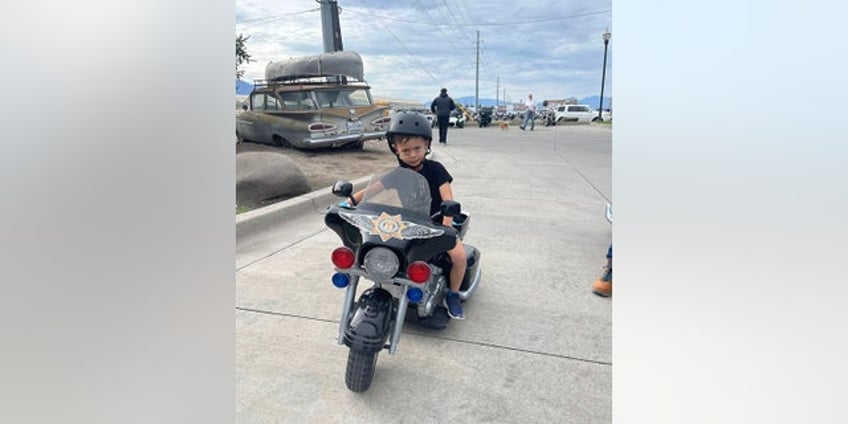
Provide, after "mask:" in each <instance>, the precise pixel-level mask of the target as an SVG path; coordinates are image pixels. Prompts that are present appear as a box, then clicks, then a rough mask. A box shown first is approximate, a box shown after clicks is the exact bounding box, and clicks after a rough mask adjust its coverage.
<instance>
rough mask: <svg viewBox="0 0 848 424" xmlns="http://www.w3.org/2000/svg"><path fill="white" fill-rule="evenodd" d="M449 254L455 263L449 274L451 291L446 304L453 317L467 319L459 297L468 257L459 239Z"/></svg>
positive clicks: (449, 313)
mask: <svg viewBox="0 0 848 424" xmlns="http://www.w3.org/2000/svg"><path fill="white" fill-rule="evenodd" d="M448 256H450V258H451V262H452V263H453V265H452V266H451V271H450V276H449V278H450V280H449V281H450V293H448V295H447V297H446V298H445V306H446V307H447V309H448V315H450V316H451V318H453V319H465V315H463V313H462V303H461V302H460V299H459V287H460V286H461V285H462V278H463V277H464V276H465V268H466V267H467V266H468V258H467V256H466V254H465V247H464V246H463V245H462V242H461V241H460V240H459V239H457V242H456V247H454V248H453V249H451V250H448Z"/></svg>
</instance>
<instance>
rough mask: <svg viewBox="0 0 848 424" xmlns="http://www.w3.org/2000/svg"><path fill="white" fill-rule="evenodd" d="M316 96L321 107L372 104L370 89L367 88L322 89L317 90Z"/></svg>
mask: <svg viewBox="0 0 848 424" xmlns="http://www.w3.org/2000/svg"><path fill="white" fill-rule="evenodd" d="M315 98H316V99H317V100H318V107H319V108H321V109H327V108H336V107H348V106H368V105H370V104H371V100H370V98H369V97H368V91H367V90H365V89H350V88H345V89H335V90H320V91H315Z"/></svg>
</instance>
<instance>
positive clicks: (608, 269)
mask: <svg viewBox="0 0 848 424" xmlns="http://www.w3.org/2000/svg"><path fill="white" fill-rule="evenodd" d="M592 293H595V294H596V295H598V296H603V297H610V296H612V262H607V265H606V266H605V267H604V274H603V275H601V276H600V277H598V279H597V280H595V282H594V283H592Z"/></svg>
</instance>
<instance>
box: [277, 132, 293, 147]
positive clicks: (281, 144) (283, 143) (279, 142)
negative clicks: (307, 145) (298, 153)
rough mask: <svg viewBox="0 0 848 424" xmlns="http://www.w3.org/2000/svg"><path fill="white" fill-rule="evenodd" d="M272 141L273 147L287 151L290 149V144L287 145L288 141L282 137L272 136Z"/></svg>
mask: <svg viewBox="0 0 848 424" xmlns="http://www.w3.org/2000/svg"><path fill="white" fill-rule="evenodd" d="M272 140H273V142H274V145H275V146H277V147H283V148H287V149H289V148H291V147H292V145H291V143H289V141H288V140H286V139H285V138H283V137H281V136H279V135H277V134H274V136H273V138H272Z"/></svg>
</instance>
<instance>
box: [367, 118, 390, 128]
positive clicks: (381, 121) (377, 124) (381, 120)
mask: <svg viewBox="0 0 848 424" xmlns="http://www.w3.org/2000/svg"><path fill="white" fill-rule="evenodd" d="M391 120H392V117H391V116H383V117H380V118H377V119H375V120H373V121H371V125H373V126H375V127H382V126H385V125H389V122H391Z"/></svg>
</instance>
